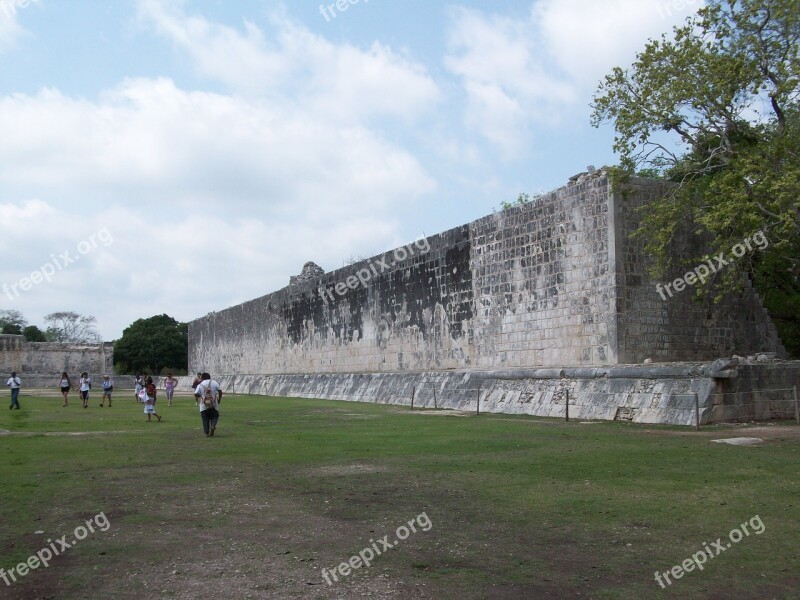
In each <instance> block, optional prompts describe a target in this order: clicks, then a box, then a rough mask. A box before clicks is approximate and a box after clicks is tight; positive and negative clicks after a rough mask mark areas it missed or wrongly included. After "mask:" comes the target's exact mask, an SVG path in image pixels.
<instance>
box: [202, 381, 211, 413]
mask: <svg viewBox="0 0 800 600" xmlns="http://www.w3.org/2000/svg"><path fill="white" fill-rule="evenodd" d="M203 405H204V406H205V407H206V408H214V396H212V395H211V381H210V380H209V382H208V386H207V387H206V391H205V393H204V394H203Z"/></svg>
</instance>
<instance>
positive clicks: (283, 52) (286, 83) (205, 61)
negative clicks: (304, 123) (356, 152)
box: [139, 0, 440, 122]
mask: <svg viewBox="0 0 800 600" xmlns="http://www.w3.org/2000/svg"><path fill="white" fill-rule="evenodd" d="M139 12H140V17H141V18H142V19H143V20H144V21H145V22H152V23H153V24H154V26H155V27H156V29H157V31H159V32H160V33H161V34H162V35H164V36H166V37H168V38H169V39H170V40H172V42H173V43H174V44H175V45H176V46H177V47H178V48H180V49H181V50H183V51H185V52H186V53H187V54H188V55H189V56H190V57H191V58H192V59H193V61H194V65H195V68H196V69H197V71H198V72H199V73H201V74H202V75H204V76H206V77H209V78H210V79H212V80H214V81H218V82H221V83H223V84H225V85H227V86H229V87H230V89H231V90H233V91H235V92H236V93H237V94H243V95H246V96H250V97H253V96H256V97H266V98H270V99H271V100H272V101H275V102H278V103H281V104H283V103H285V102H286V101H287V100H289V101H291V102H294V101H295V100H302V102H303V105H304V106H306V107H307V110H308V111H309V112H319V113H320V115H324V116H325V118H326V119H328V120H336V121H339V122H341V121H342V120H348V121H359V122H363V121H364V120H365V119H369V118H373V117H386V116H389V117H397V118H402V119H413V118H415V117H418V116H419V115H421V114H424V113H425V112H426V111H428V110H430V109H431V108H433V107H435V105H436V104H437V103H438V102H439V101H440V92H439V89H438V87H437V85H436V83H435V82H434V81H433V79H432V78H431V77H430V76H428V74H427V73H426V71H425V69H424V68H423V67H422V66H420V65H419V64H416V63H414V62H413V61H411V60H409V59H408V58H405V57H403V56H400V55H398V54H396V53H395V52H393V51H392V50H391V49H390V48H388V47H386V46H384V45H382V44H380V43H378V42H374V43H373V44H372V45H371V46H370V48H369V49H367V50H363V49H361V48H358V47H356V46H353V45H351V44H334V43H331V42H329V41H327V40H325V39H324V38H322V37H321V36H319V35H316V34H314V33H312V32H311V31H309V30H308V29H306V28H304V27H301V26H299V25H297V24H295V23H293V22H292V21H291V20H290V19H288V18H287V17H285V16H284V15H283V14H281V13H273V14H272V15H271V17H270V20H271V25H272V31H269V32H267V33H265V32H264V31H262V30H261V29H260V28H258V27H257V26H256V25H255V24H253V23H251V22H245V23H244V31H241V32H240V31H237V30H235V29H233V28H231V27H227V26H224V25H219V24H215V23H211V22H209V21H207V20H206V19H204V18H202V17H191V16H186V15H185V14H184V13H183V12H182V11H181V10H179V9H177V8H175V7H171V8H170V7H169V6H168V5H165V4H164V3H162V2H158V1H156V0H140V2H139ZM387 98H391V102H387V101H386V100H387Z"/></svg>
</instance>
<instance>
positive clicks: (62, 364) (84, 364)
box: [0, 335, 114, 378]
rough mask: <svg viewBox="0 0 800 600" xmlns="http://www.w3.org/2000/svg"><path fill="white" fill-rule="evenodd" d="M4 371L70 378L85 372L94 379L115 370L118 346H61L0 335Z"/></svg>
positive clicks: (0, 362) (104, 344)
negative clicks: (62, 374)
mask: <svg viewBox="0 0 800 600" xmlns="http://www.w3.org/2000/svg"><path fill="white" fill-rule="evenodd" d="M0 369H2V372H4V373H6V372H11V371H16V372H17V373H20V374H26V373H29V374H32V373H35V374H40V375H45V376H47V375H52V377H54V378H55V377H58V376H59V375H60V374H61V372H62V371H66V372H67V373H69V374H70V376H76V375H80V373H82V372H83V371H86V372H87V373H90V374H91V375H92V376H93V377H97V376H102V375H103V373H112V372H113V370H114V344H112V343H111V342H106V343H102V344H61V343H54V342H28V341H26V340H25V338H24V337H23V336H21V335H0Z"/></svg>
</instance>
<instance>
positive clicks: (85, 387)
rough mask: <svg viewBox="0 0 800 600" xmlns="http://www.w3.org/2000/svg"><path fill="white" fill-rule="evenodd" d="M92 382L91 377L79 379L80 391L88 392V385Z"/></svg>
mask: <svg viewBox="0 0 800 600" xmlns="http://www.w3.org/2000/svg"><path fill="white" fill-rule="evenodd" d="M91 382H92V378H91V377H81V391H82V392H88V391H89V384H90V383H91Z"/></svg>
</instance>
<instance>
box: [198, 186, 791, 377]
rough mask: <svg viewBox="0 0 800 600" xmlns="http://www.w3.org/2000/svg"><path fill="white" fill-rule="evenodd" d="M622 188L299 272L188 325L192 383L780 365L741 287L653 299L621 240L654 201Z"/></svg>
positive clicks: (557, 197) (567, 192)
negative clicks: (213, 377) (211, 378)
mask: <svg viewBox="0 0 800 600" xmlns="http://www.w3.org/2000/svg"><path fill="white" fill-rule="evenodd" d="M629 187H630V189H629V192H630V193H626V194H623V193H621V191H613V190H612V187H611V185H610V183H609V181H608V177H607V176H606V174H605V172H604V171H602V170H600V171H596V172H594V173H583V174H581V175H580V176H578V177H575V178H573V180H571V182H570V184H569V185H567V186H565V187H562V188H560V189H558V190H556V191H554V192H551V193H549V194H546V195H544V196H542V197H541V198H539V199H537V200H536V201H534V202H531V203H530V204H527V205H524V206H517V207H514V208H511V209H509V210H506V211H503V212H500V213H494V214H491V215H488V216H486V217H483V218H482V219H478V220H477V221H473V222H472V223H469V224H467V225H463V226H461V227H457V228H455V229H451V230H449V231H445V232H443V233H440V234H437V235H434V236H431V237H429V238H426V239H425V245H424V246H423V245H422V244H418V243H415V244H409V245H408V246H406V247H403V248H398V249H395V250H394V251H391V252H387V253H385V254H383V255H379V256H376V257H373V258H370V259H367V260H364V261H361V262H358V263H356V264H353V265H350V266H348V267H344V268H342V269H338V270H336V271H333V272H330V273H324V272H322V269H320V268H319V267H318V266H317V265H315V264H314V263H307V264H306V267H304V269H303V273H302V274H301V275H300V276H297V277H293V278H292V285H290V286H288V287H286V288H283V289H282V290H279V291H277V292H274V293H272V294H269V295H267V296H263V297H261V298H257V299H255V300H251V301H249V302H245V303H244V304H241V305H239V306H235V307H232V308H229V309H226V310H223V311H220V312H216V313H211V314H209V315H207V316H206V317H203V318H200V319H197V320H195V321H192V322H191V323H190V324H189V356H190V371H192V370H198V369H199V370H208V371H210V372H214V373H225V374H236V373H249V374H257V375H261V374H264V375H266V374H284V373H336V372H339V373H350V372H365V373H370V372H408V371H420V370H422V371H424V370H442V369H498V370H511V369H517V368H530V367H553V368H556V370H558V369H561V368H563V367H600V366H605V365H622V364H635V363H642V362H643V361H644V360H645V359H647V358H652V359H653V361H654V362H655V363H663V362H669V361H677V360H712V359H714V358H716V357H718V356H730V355H731V354H732V353H733V352H738V353H740V354H750V355H756V354H757V353H761V352H764V351H767V352H772V353H776V354H778V355H783V353H784V350H783V348H782V346H781V344H780V341H779V340H778V337H777V334H776V332H775V328H774V327H773V326H772V323H771V322H770V321H769V319H768V317H767V315H766V312H765V311H764V309H763V307H762V305H761V302H760V300H759V298H758V296H757V295H756V294H755V292H754V291H753V290H752V289H751V288H750V287H746V288H745V290H744V292H743V294H742V295H741V296H737V297H733V296H731V297H728V298H726V299H724V300H723V301H722V302H720V303H719V304H711V303H707V304H697V303H695V302H693V301H692V292H691V290H685V291H684V292H682V293H679V294H675V295H674V296H673V297H669V298H666V299H662V298H661V297H660V296H659V293H658V292H657V291H656V288H655V285H654V282H652V281H650V280H649V279H648V277H647V266H648V260H647V257H646V255H645V253H644V246H643V244H644V242H643V240H641V239H639V238H634V237H632V235H631V233H632V232H633V231H634V230H635V228H636V227H637V226H638V222H639V219H640V215H639V213H637V212H636V209H637V208H638V207H641V206H642V205H643V204H644V203H646V202H649V201H651V200H653V199H654V198H656V197H657V196H659V195H661V194H662V193H663V192H664V188H663V186H662V184H660V183H658V182H653V181H648V180H644V179H634V181H633V182H632V183H631V184H630V186H629ZM687 243H688V244H691V243H694V242H693V240H692V239H688V240H687ZM337 286H338V287H337ZM754 360H755V359H754ZM650 366H657V365H656V364H653V365H650ZM717 373H718V374H719V376H720V377H724V376H726V375H728V376H729V375H730V373H727V374H726V373H725V370H724V369H718V370H717ZM680 375H681V374H680V373H678V374H677V375H676V376H680ZM609 376H610V377H618V376H622V377H624V376H625V375H624V373H623V374H621V375H620V374H618V373H617V372H611V373H610V374H609Z"/></svg>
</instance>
